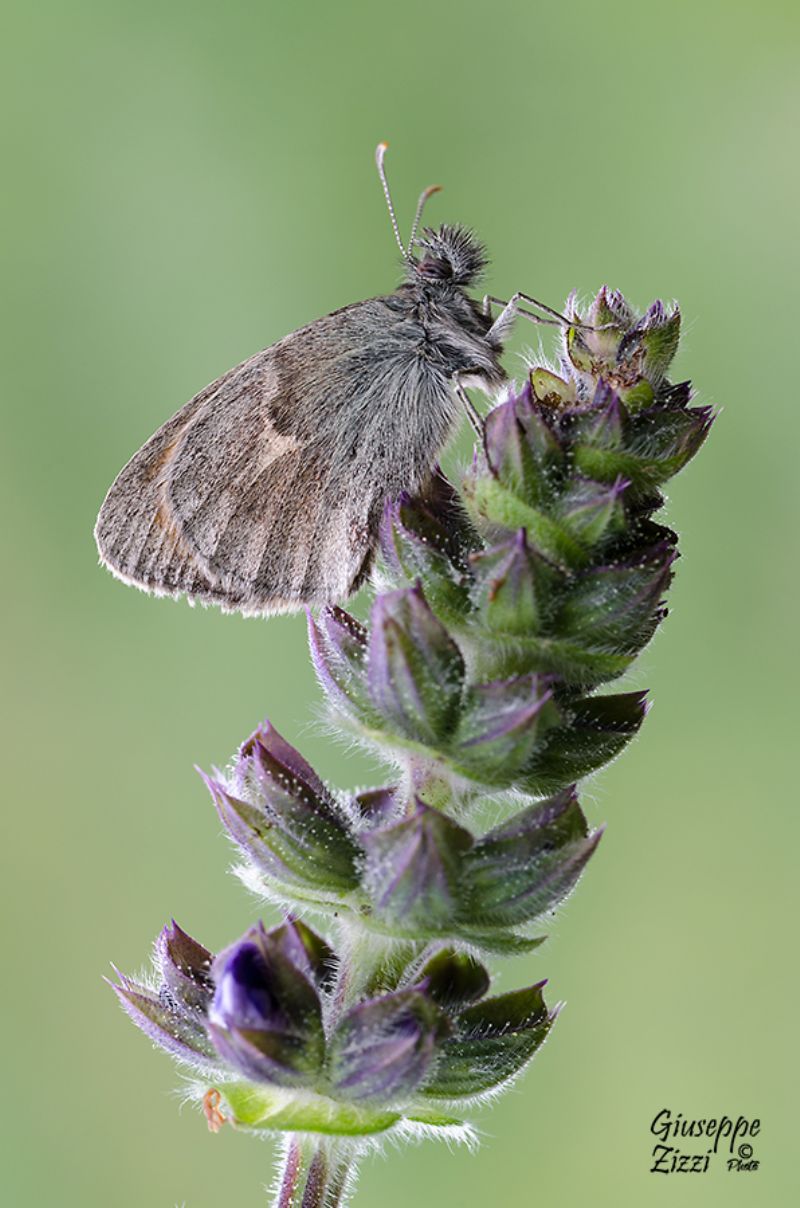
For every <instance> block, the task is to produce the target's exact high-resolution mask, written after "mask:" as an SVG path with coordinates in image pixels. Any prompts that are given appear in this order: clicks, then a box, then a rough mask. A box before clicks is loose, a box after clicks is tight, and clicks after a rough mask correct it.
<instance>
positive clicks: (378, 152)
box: [375, 143, 408, 260]
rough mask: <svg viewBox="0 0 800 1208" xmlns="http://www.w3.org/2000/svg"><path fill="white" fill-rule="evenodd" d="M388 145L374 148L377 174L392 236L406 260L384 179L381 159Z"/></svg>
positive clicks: (386, 182) (384, 172) (384, 170)
mask: <svg viewBox="0 0 800 1208" xmlns="http://www.w3.org/2000/svg"><path fill="white" fill-rule="evenodd" d="M388 146H389V144H388V143H378V146H377V147H376V149H375V163H376V165H377V168H378V176H380V178H381V184H382V186H383V195H384V197H385V198H386V205H387V206H388V207H389V217H390V218H391V220H392V230H393V231H394V237H395V239H396V240H397V246H398V247H399V248H400V251H401V252H402V254H403V258H404V259H405V260H407V259H408V252H407V251H406V249H405V248H404V247H403V240H402V239H401V238H400V228H399V227H398V225H397V215H396V214H395V212H394V206H393V204H392V195H391V193H390V192H389V182H388V181H387V179H386V169H385V168H384V166H383V160H384V156H385V155H386V149H387V147H388Z"/></svg>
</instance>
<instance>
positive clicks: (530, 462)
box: [484, 382, 561, 507]
mask: <svg viewBox="0 0 800 1208" xmlns="http://www.w3.org/2000/svg"><path fill="white" fill-rule="evenodd" d="M484 448H485V450H486V461H487V464H488V466H489V469H490V471H491V473H492V474H493V475H494V477H495V478H496V479H497V480H498V482H500V483H501V484H502V486H503V487H505V489H506V490H507V491H509V492H510V493H511V494H512V495H516V496H518V497H519V498H520V499H524V500H525V501H526V502H527V503H528V504H529V505H531V506H534V507H535V506H538V505H539V504H540V503H542V502H543V501H544V500H545V499H546V498H547V496H548V494H549V481H548V479H549V476H550V474H551V473H552V467H553V466H554V465H555V464H556V463H557V462H559V461H560V459H561V449H560V445H559V442H558V439H557V437H556V434H555V432H554V430H553V429H552V428H551V427H550V425H549V423H548V421H547V419H546V418H545V414H544V411H543V409H542V408H541V407H540V406H539V405H538V404H535V403H534V400H533V392H532V389H531V384H530V382H526V383H525V385H524V386H523V388H522V390H521V392H520V394H519V395H517V396H516V397H511V398H509V399H508V400H507V401H506V402H505V403H501V404H500V405H499V406H497V407H495V408H494V409H493V410H492V411H490V412H489V414H488V415H487V417H486V423H485V427H484Z"/></svg>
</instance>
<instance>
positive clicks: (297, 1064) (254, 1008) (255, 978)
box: [209, 927, 324, 1086]
mask: <svg viewBox="0 0 800 1208" xmlns="http://www.w3.org/2000/svg"><path fill="white" fill-rule="evenodd" d="M283 939H284V937H277V938H276V937H275V936H274V935H273V936H270V935H269V934H267V932H265V931H264V929H263V927H258V928H254V929H253V930H252V931H250V932H249V933H248V934H247V935H246V936H245V937H244V938H243V939H242V940H240V941H239V942H238V943H236V944H234V945H232V947H230V948H228V949H227V950H226V951H225V952H223V953H221V954H220V955H219V956H218V957H217V959H216V961H215V962H214V970H213V972H214V981H215V986H216V988H215V991H214V1000H213V1002H212V1005H211V1009H210V1011H209V1032H210V1034H211V1038H212V1040H213V1042H214V1045H215V1047H216V1049H217V1051H218V1053H219V1055H220V1056H221V1057H222V1058H223V1060H224V1061H226V1062H227V1063H228V1064H230V1065H232V1066H233V1067H234V1068H235V1069H237V1070H238V1071H239V1072H240V1073H242V1074H244V1075H245V1077H247V1078H251V1079H253V1080H254V1081H257V1082H271V1083H274V1084H276V1085H278V1086H306V1085H310V1084H311V1083H312V1082H313V1081H314V1079H315V1078H316V1076H317V1074H318V1072H319V1069H320V1067H321V1064H322V1060H323V1056H324V1034H323V1031H322V1011H321V1006H320V1000H319V997H318V995H317V992H316V990H315V989H314V986H313V985H312V984H311V981H310V980H309V978H308V977H307V976H306V975H305V974H304V973H303V972H302V971H301V970H300V969H298V968H297V966H296V965H294V964H293V963H292V962H291V960H290V959H289V958H288V956H287V955H286V952H285V950H284V949H285V943H284V942H283Z"/></svg>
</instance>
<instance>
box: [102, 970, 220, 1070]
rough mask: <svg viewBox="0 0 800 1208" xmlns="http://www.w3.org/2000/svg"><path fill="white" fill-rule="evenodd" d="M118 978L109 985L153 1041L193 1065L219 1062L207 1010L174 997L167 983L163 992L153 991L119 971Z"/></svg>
mask: <svg viewBox="0 0 800 1208" xmlns="http://www.w3.org/2000/svg"><path fill="white" fill-rule="evenodd" d="M117 977H118V978H120V981H118V985H115V983H114V982H109V986H111V989H112V991H114V992H115V994H116V995H117V998H118V999H120V1003H121V1004H122V1006H123V1009H124V1011H126V1014H127V1015H128V1017H129V1018H131V1020H132V1021H133V1022H134V1023H135V1026H137V1027H138V1028H140V1029H141V1030H143V1032H144V1033H145V1035H146V1036H150V1039H151V1040H152V1041H153V1044H156V1045H158V1046H160V1047H161V1049H166V1051H167V1052H168V1053H170V1055H172V1056H173V1057H176V1058H178V1059H179V1061H182V1062H187V1063H189V1064H191V1065H202V1067H214V1065H219V1058H218V1056H216V1052H215V1050H214V1046H213V1045H211V1043H210V1040H209V1038H208V1033H207V1028H205V1018H204V1012H203V1011H201V1010H191V1009H189V1007H186V1006H185V1005H184V1004H182V1003H181V1001H180V1000H179V999H176V998H174V997H173V994H172V993H170V992H169V989H168V987H166V986H163V987H162V988H161V991H160V992H158V993H153V992H152V991H150V989H147V988H146V987H145V986H139V985H137V982H134V981H132V980H131V978H129V977H124V976H123V975H122V974H118V972H117Z"/></svg>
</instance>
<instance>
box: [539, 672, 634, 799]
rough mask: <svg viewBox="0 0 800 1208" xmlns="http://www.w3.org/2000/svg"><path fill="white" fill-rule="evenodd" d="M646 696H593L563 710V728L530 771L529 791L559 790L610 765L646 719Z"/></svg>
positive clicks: (547, 739)
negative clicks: (610, 761) (605, 765)
mask: <svg viewBox="0 0 800 1208" xmlns="http://www.w3.org/2000/svg"><path fill="white" fill-rule="evenodd" d="M646 697H647V693H646V692H620V693H617V694H616V695H613V696H589V697H586V698H585V699H583V700H579V701H576V702H574V703H573V704H571V705H570V706H569V708H563V713H564V724H563V725H559V726H554V727H553V728H552V729H551V730H550V731H549V732H548V734H547V735H546V736H545V740H544V742H543V743H542V745H541V747H539V748H538V749H537V750H536V751H535V752H534V754H533V757H532V759H531V761H530V763H529V764H528V765H527V767H526V770H525V775H524V778H523V780H522V783H523V784H524V785H525V787H526V789H527V791H528V792H530V793H536V794H540V793H550V792H554V791H558V790H560V789H561V788H563V786H564V785H565V784H571V783H572V782H573V781H574V780H576V779H577V778H579V777H581V776H586V775H588V774H589V773H590V772H593V771H595V770H596V769H597V768H601V767H602V766H603V764H605V763H608V762H609V760H611V759H613V758H614V756H615V755H618V754H619V752H620V751H621V750H622V749H623V747H625V746H626V745H627V743H629V742H630V740H631V739H632V738H633V736H634V734H636V732H637V731H638V729H639V727H640V726H641V724H642V722H643V721H644V717H645V714H646V712H647V704H646Z"/></svg>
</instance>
